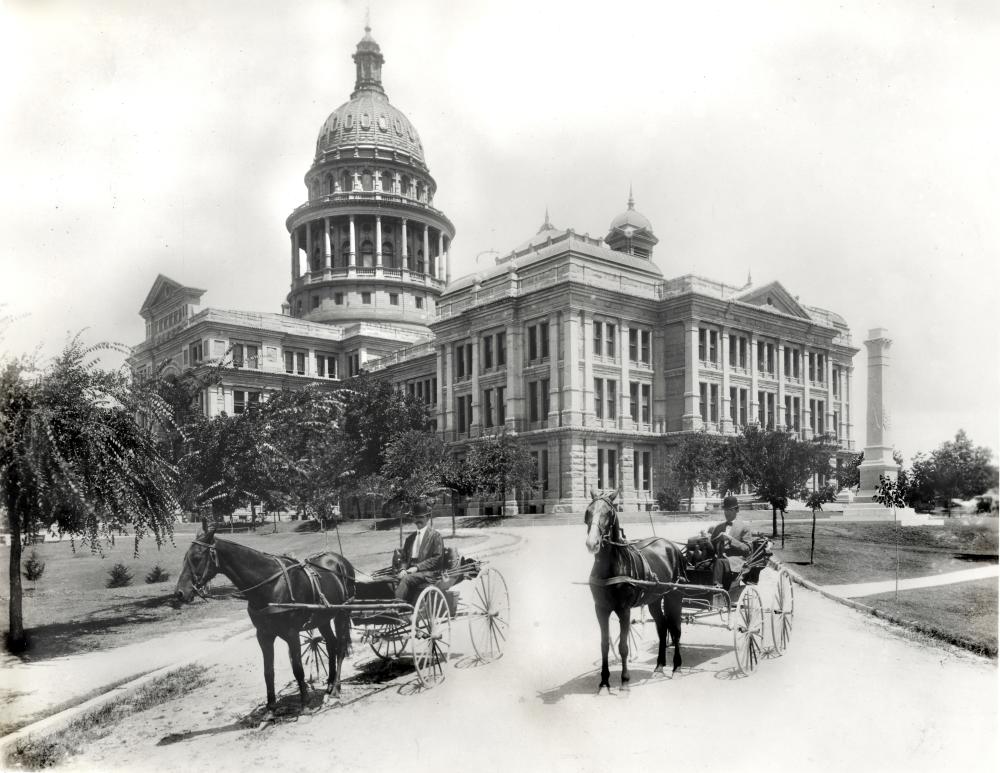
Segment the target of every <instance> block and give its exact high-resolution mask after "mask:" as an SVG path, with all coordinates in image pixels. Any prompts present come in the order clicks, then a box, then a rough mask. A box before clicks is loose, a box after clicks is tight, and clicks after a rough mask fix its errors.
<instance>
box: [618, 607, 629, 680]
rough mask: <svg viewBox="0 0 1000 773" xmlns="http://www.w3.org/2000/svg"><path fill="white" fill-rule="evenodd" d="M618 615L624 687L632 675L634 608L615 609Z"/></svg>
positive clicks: (619, 649) (619, 651) (619, 652)
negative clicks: (631, 650) (631, 641)
mask: <svg viewBox="0 0 1000 773" xmlns="http://www.w3.org/2000/svg"><path fill="white" fill-rule="evenodd" d="M615 614H616V615H618V654H619V655H620V656H621V659H622V687H628V683H629V679H631V677H630V676H629V673H628V639H629V634H631V633H632V610H631V609H630V608H629V607H628V606H625V605H623V606H621V607H619V608H618V609H616V610H615Z"/></svg>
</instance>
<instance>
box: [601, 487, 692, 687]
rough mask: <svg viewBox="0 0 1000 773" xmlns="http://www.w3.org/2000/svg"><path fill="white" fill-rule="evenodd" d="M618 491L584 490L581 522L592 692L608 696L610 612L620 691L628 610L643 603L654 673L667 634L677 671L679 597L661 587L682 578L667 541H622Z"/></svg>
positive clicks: (663, 656) (679, 559) (662, 659)
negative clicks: (596, 661) (595, 672)
mask: <svg viewBox="0 0 1000 773" xmlns="http://www.w3.org/2000/svg"><path fill="white" fill-rule="evenodd" d="M620 493H621V490H620V489H619V490H617V491H614V492H612V493H611V494H601V495H600V496H599V495H598V494H596V493H595V492H594V491H593V490H591V492H590V499H591V502H590V504H589V505H588V506H587V511H586V513H585V514H584V518H583V520H584V523H585V524H587V550H588V551H590V553H592V554H593V556H594V566H593V568H592V569H591V571H590V592H591V594H592V595H593V597H594V609H595V611H596V613H597V622H598V624H599V625H600V627H601V682H600V684H599V685H598V687H597V692H598V693H600V692H601V689H602V688H604V687H606V688H607V689H608V692H609V693H610V692H611V683H610V677H611V672H610V671H609V670H608V649H609V647H610V644H611V641H610V635H609V632H608V628H609V622H610V618H611V613H612V612H614V613H615V614H616V615H617V616H618V623H619V626H620V630H621V634H620V636H619V639H618V652H619V654H620V655H621V659H622V687H628V682H629V678H630V677H629V671H628V638H629V637H628V631H629V625H630V624H631V621H630V615H631V610H632V608H633V607H641V606H644V605H648V607H649V612H650V614H651V615H652V616H653V620H654V621H655V622H656V634H657V636H658V637H659V650H658V651H657V656H656V669H655V671H654V673H658V674H660V673H663V668H664V666H666V664H667V644H666V639H667V633H668V632H669V633H670V638H671V641H672V643H673V645H674V668H673V670H674V671H675V672H676V671H677V669H679V668H680V667H681V650H680V638H681V595H680V594H678V593H671V592H669V591H668V589H666V588H665V587H664V586H663V584H664V583H676V582H677V581H678V580H679V579H681V578H682V576H683V575H682V572H683V566H684V559H683V556H682V555H681V551H680V549H679V548H678V547H677V545H675V544H674V543H673V542H670V541H669V540H666V539H664V538H662V537H650V538H647V539H643V540H638V541H635V542H625V541H624V539H623V538H624V534H623V532H622V528H621V524H620V522H619V520H618V509H617V508H616V507H615V499H617V498H618V495H619V494H620Z"/></svg>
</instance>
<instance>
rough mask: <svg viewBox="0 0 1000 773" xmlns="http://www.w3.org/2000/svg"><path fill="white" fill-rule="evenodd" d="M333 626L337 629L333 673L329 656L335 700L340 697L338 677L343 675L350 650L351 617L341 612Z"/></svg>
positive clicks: (331, 660)
mask: <svg viewBox="0 0 1000 773" xmlns="http://www.w3.org/2000/svg"><path fill="white" fill-rule="evenodd" d="M334 624H335V625H336V627H337V635H336V638H335V645H334V649H335V651H336V658H337V670H336V672H334V671H333V658H334V656H333V655H330V671H331V675H332V673H336V675H337V676H336V679H335V680H334V683H333V695H334V697H336V698H339V697H340V677H341V675H342V674H343V673H344V658H346V657H347V653H348V652H349V651H350V649H351V616H350V615H349V614H347V613H346V612H342V613H341V614H339V615H337V617H336V619H335V620H334Z"/></svg>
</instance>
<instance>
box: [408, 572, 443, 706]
mask: <svg viewBox="0 0 1000 773" xmlns="http://www.w3.org/2000/svg"><path fill="white" fill-rule="evenodd" d="M450 650H451V615H450V614H449V612H448V601H447V599H445V597H444V594H443V593H442V592H441V591H440V590H439V589H438V588H436V587H435V586H433V585H429V586H427V587H426V588H424V590H423V591H422V592H421V594H420V596H419V597H418V598H417V603H416V604H415V605H414V607H413V618H412V624H411V628H410V651H411V652H412V654H413V667H414V668H415V669H416V671H417V678H418V679H419V680H420V684H422V685H423V686H424V687H433V686H434V685H436V684H438V683H439V682H441V681H443V680H444V677H445V673H444V669H445V666H447V665H448V653H449V651H450Z"/></svg>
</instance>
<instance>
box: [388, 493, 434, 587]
mask: <svg viewBox="0 0 1000 773" xmlns="http://www.w3.org/2000/svg"><path fill="white" fill-rule="evenodd" d="M429 513H430V508H429V507H428V506H427V505H425V504H424V503H423V502H417V503H416V504H414V505H413V510H412V514H413V523H414V525H415V526H416V527H417V530H416V531H415V532H413V533H412V534H411V535H410V536H408V537H407V538H406V541H405V542H403V553H402V557H401V558H402V566H401V569H400V572H399V575H398V576H399V585H397V586H396V598H397V599H400V600H401V601H406V602H408V603H410V604H413V603H415V602H416V600H417V597H418V596H419V595H420V591H422V590H423V589H424V588H426V587H427V586H428V585H430V584H431V583H433V582H435V581H436V580H437V579H438V577H439V576H440V574H441V561H442V559H443V558H444V539H442V537H441V534H440V533H439V532H438V531H436V530H435V529H434V527H433V526H429V525H428V524H427V516H428V515H429Z"/></svg>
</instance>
